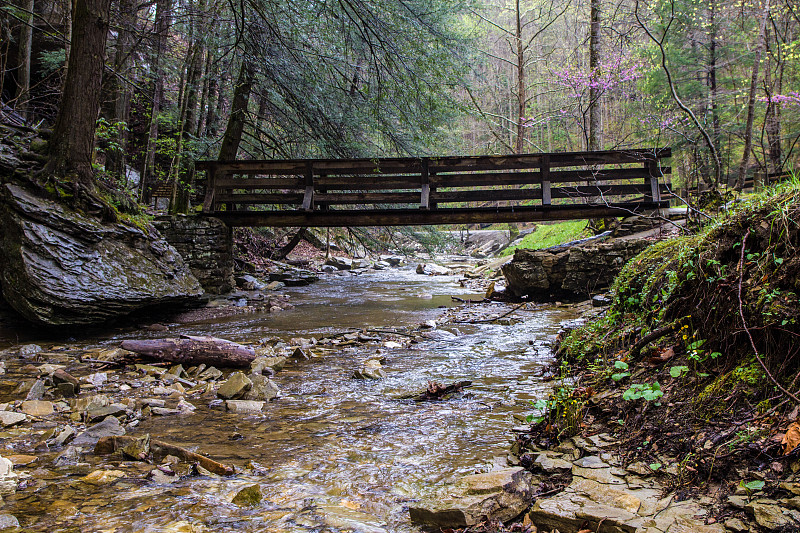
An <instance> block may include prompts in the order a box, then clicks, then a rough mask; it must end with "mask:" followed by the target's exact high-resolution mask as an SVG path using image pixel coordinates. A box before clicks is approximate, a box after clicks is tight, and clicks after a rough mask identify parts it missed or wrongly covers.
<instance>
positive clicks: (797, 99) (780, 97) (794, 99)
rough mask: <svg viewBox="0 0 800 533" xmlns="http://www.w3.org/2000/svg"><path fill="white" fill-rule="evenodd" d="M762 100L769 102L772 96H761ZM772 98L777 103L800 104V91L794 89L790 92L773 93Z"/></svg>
mask: <svg viewBox="0 0 800 533" xmlns="http://www.w3.org/2000/svg"><path fill="white" fill-rule="evenodd" d="M759 100H760V101H762V102H769V101H770V98H766V97H762V98H759ZM771 100H772V101H773V102H775V103H776V104H783V105H800V93H798V92H797V91H792V92H790V93H789V94H773V95H772V98H771Z"/></svg>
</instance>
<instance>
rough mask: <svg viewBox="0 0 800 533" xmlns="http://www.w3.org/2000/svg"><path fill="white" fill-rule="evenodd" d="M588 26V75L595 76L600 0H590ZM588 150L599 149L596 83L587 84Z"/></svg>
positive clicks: (597, 92) (598, 95)
mask: <svg viewBox="0 0 800 533" xmlns="http://www.w3.org/2000/svg"><path fill="white" fill-rule="evenodd" d="M590 2H591V8H590V11H591V13H590V19H591V21H590V26H589V76H590V79H593V78H595V77H596V76H597V75H598V74H599V72H598V68H599V66H600V0H590ZM587 148H588V149H589V150H599V149H600V87H598V86H597V84H596V83H593V84H591V85H590V86H589V137H588V146H587Z"/></svg>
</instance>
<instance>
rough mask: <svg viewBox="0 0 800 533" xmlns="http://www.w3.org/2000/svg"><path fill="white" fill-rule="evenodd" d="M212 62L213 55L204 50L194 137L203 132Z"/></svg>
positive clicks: (199, 135)
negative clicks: (204, 56)
mask: <svg viewBox="0 0 800 533" xmlns="http://www.w3.org/2000/svg"><path fill="white" fill-rule="evenodd" d="M212 61H213V55H212V54H211V50H206V62H205V65H204V66H203V72H202V78H203V88H202V91H201V92H200V111H199V113H198V115H197V128H195V131H194V136H195V137H201V136H202V135H203V131H204V130H205V119H206V113H205V110H206V106H208V105H209V104H208V90H209V86H210V84H211V62H212Z"/></svg>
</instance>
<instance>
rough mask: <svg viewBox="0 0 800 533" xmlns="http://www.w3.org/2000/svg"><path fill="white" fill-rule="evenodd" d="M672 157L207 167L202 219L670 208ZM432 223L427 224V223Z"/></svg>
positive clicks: (633, 154)
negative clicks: (634, 205) (666, 200)
mask: <svg viewBox="0 0 800 533" xmlns="http://www.w3.org/2000/svg"><path fill="white" fill-rule="evenodd" d="M670 156H671V151H670V149H669V148H661V149H655V150H614V151H596V152H557V153H548V154H523V155H508V156H468V157H425V158H380V159H337V160H323V159H305V160H268V161H199V162H197V163H196V165H195V168H197V169H198V170H203V171H205V172H206V173H207V183H206V189H205V198H204V202H203V211H204V212H205V213H208V214H212V213H213V214H220V213H225V214H226V215H227V216H228V217H233V215H234V213H238V214H242V213H247V212H258V213H261V214H263V213H264V212H265V211H267V212H268V211H282V212H287V211H297V212H304V213H315V212H319V211H324V212H328V211H331V212H333V211H335V212H337V213H340V212H341V211H346V212H351V213H355V212H356V211H364V210H372V211H376V212H377V211H378V210H380V211H382V212H392V211H396V210H398V209H402V210H409V209H418V210H421V211H432V210H441V209H449V210H459V209H469V208H472V209H474V208H476V207H487V206H495V207H498V208H499V207H503V208H514V207H527V208H529V207H531V206H536V205H538V206H545V207H548V208H553V209H557V208H558V207H559V206H562V207H569V206H574V205H576V204H585V205H598V206H607V205H609V204H614V203H619V202H620V201H628V202H630V201H637V202H639V203H645V204H647V203H649V204H653V205H654V206H655V205H656V204H659V205H660V204H662V203H663V202H662V198H661V197H662V195H663V194H664V193H666V192H667V190H668V189H667V188H666V185H665V183H664V176H666V175H669V174H670V173H671V169H670V168H669V167H667V166H664V165H662V164H661V161H662V160H663V159H664V158H667V157H670ZM423 218H424V217H423Z"/></svg>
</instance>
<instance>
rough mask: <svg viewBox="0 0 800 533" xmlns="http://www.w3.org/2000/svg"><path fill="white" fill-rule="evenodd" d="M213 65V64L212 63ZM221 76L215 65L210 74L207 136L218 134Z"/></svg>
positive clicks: (206, 122) (206, 120)
mask: <svg viewBox="0 0 800 533" xmlns="http://www.w3.org/2000/svg"><path fill="white" fill-rule="evenodd" d="M208 60H209V62H212V54H211V50H209V51H208ZM212 64H213V63H212ZM218 76H219V68H218V67H217V66H216V65H213V68H212V70H211V71H210V72H209V74H208V98H207V100H208V110H207V111H206V119H205V130H204V132H205V136H206V137H212V136H215V135H216V134H217V114H216V111H217V99H218V98H219V83H218V82H217V77H218Z"/></svg>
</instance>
